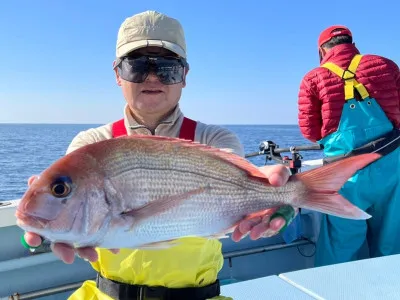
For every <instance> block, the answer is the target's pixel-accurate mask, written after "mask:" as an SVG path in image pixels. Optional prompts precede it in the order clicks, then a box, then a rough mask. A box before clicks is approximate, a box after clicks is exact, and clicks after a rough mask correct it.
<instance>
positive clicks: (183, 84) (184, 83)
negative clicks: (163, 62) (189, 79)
mask: <svg viewBox="0 0 400 300" xmlns="http://www.w3.org/2000/svg"><path fill="white" fill-rule="evenodd" d="M188 73H189V65H188V66H187V67H185V77H184V78H183V81H182V87H185V86H186V76H187V74H188Z"/></svg>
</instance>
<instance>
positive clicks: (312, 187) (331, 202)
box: [289, 153, 381, 220]
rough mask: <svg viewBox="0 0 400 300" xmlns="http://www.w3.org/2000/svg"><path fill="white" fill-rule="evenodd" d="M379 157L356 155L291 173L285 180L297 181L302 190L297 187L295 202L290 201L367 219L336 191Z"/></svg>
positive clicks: (338, 215) (354, 217)
mask: <svg viewBox="0 0 400 300" xmlns="http://www.w3.org/2000/svg"><path fill="white" fill-rule="evenodd" d="M380 157H381V156H380V155H379V154H377V153H370V154H362V155H357V156H353V157H349V158H346V159H343V160H340V161H337V162H334V163H331V164H329V165H325V166H323V167H320V168H316V169H313V170H310V171H306V172H304V173H299V174H296V175H293V176H292V177H291V178H290V179H289V180H290V181H300V182H301V183H302V184H303V188H304V189H303V190H301V189H300V192H299V193H298V195H297V196H296V200H295V202H296V203H292V204H293V205H294V206H298V207H302V208H307V209H311V210H315V211H319V212H322V213H326V214H330V215H333V216H337V217H342V218H347V219H355V220H365V219H368V218H370V217H371V216H370V215H369V214H367V213H366V212H364V211H363V210H361V209H360V208H358V207H356V206H355V205H353V204H352V203H350V202H349V201H348V200H347V199H345V198H344V197H343V196H341V195H340V194H339V193H338V191H339V190H340V189H341V188H342V186H343V185H344V184H345V183H346V181H347V180H348V179H349V178H350V177H351V176H352V175H353V174H355V173H356V172H357V171H358V170H360V169H362V168H364V167H366V166H367V165H368V164H370V163H372V162H374V161H375V160H377V159H378V158H380Z"/></svg>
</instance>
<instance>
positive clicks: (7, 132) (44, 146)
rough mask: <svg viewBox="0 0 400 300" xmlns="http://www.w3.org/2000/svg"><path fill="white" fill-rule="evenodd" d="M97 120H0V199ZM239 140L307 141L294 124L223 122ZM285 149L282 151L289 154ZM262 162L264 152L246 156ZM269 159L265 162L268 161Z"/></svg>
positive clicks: (308, 154)
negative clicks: (25, 121) (82, 121)
mask: <svg viewBox="0 0 400 300" xmlns="http://www.w3.org/2000/svg"><path fill="white" fill-rule="evenodd" d="M97 126H99V125H98V124H92V125H89V124H80V125H76V124H0V201H1V200H12V199H18V198H20V197H21V196H22V195H23V193H24V192H25V190H26V188H27V180H28V178H29V177H30V176H31V175H33V174H39V173H40V172H42V171H43V170H44V169H45V168H46V167H48V166H49V165H50V164H51V163H53V162H54V161H55V160H57V159H58V158H60V157H61V156H63V155H64V154H65V151H66V149H67V147H68V145H69V143H70V142H71V140H72V139H73V138H74V136H75V135H76V134H78V132H80V131H82V130H86V129H88V128H92V127H97ZM224 127H226V128H228V129H231V130H232V131H234V132H235V133H236V134H237V135H238V137H239V139H240V141H241V142H242V143H243V145H244V148H245V152H246V153H252V152H256V151H258V150H259V145H260V143H261V142H262V141H267V140H269V141H273V142H274V143H276V144H277V145H279V146H280V147H289V146H298V145H304V144H310V142H309V141H307V140H306V139H304V138H303V137H302V135H301V134H300V131H299V129H298V127H297V126H295V125H284V126H282V125H225V126H224ZM289 154H290V153H287V154H285V155H289ZM301 154H302V156H303V158H304V159H305V160H307V159H318V158H321V156H322V153H321V152H320V151H304V152H302V153H301ZM249 160H250V161H251V162H252V163H254V164H256V165H258V166H262V165H264V164H265V163H266V160H265V156H258V157H253V158H249ZM271 163H272V162H268V164H271Z"/></svg>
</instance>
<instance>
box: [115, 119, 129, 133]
mask: <svg viewBox="0 0 400 300" xmlns="http://www.w3.org/2000/svg"><path fill="white" fill-rule="evenodd" d="M127 134H128V132H127V131H126V128H125V121H124V119H121V120H119V121H116V122H114V123H113V124H112V137H113V138H116V137H119V136H123V135H127Z"/></svg>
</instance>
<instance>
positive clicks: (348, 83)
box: [298, 25, 400, 266]
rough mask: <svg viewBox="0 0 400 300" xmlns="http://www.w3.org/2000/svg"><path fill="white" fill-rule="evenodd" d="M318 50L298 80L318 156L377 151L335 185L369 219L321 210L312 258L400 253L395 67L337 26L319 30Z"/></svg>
mask: <svg viewBox="0 0 400 300" xmlns="http://www.w3.org/2000/svg"><path fill="white" fill-rule="evenodd" d="M318 50H319V57H320V66H319V67H317V68H315V69H313V70H311V71H310V72H308V73H307V74H306V75H305V76H304V78H303V79H302V82H301V85H300V91H299V97H298V109H299V114H298V118H299V127H300V130H301V133H302V134H303V136H304V137H305V138H307V139H308V140H310V141H312V142H317V143H319V144H321V145H322V146H323V148H324V156H325V158H324V163H329V162H330V161H334V160H336V159H341V158H343V157H346V156H351V155H357V154H361V153H365V152H378V153H380V154H382V158H380V159H379V160H378V161H376V162H374V163H372V164H370V165H369V166H367V167H366V168H364V169H362V170H360V171H358V172H357V173H356V174H355V175H354V176H353V177H352V178H350V179H349V180H348V181H347V182H346V184H345V185H344V186H343V187H342V189H341V190H340V193H341V194H342V195H343V196H345V197H346V198H347V199H349V200H350V201H352V202H353V203H354V204H355V205H357V206H358V207H360V208H361V209H364V210H365V211H366V212H367V213H369V214H370V215H372V218H370V219H368V220H366V221H358V220H357V221H355V220H345V219H342V218H338V217H333V216H328V215H323V216H322V222H321V228H320V234H319V239H318V242H317V252H316V257H315V265H316V266H321V265H328V264H335V263H341V262H347V261H352V260H357V259H361V258H366V257H377V256H383V255H390V254H397V253H400V240H399V239H398V235H399V233H400V218H399V217H398V216H397V214H398V211H400V186H399V180H400V176H399V173H400V165H399V158H400V151H399V148H398V147H399V140H400V135H399V132H400V131H399V127H400V71H399V67H398V66H397V65H396V63H394V62H393V61H392V60H390V59H387V58H385V57H382V56H378V55H370V54H368V55H367V54H366V55H361V54H360V51H359V50H358V49H357V48H356V46H355V44H354V43H353V36H352V33H351V31H350V30H349V29H348V28H347V27H345V26H341V25H337V26H331V27H329V28H327V29H325V30H324V31H323V32H322V33H321V35H320V37H319V40H318ZM364 246H367V247H364ZM365 250H367V252H365Z"/></svg>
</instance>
